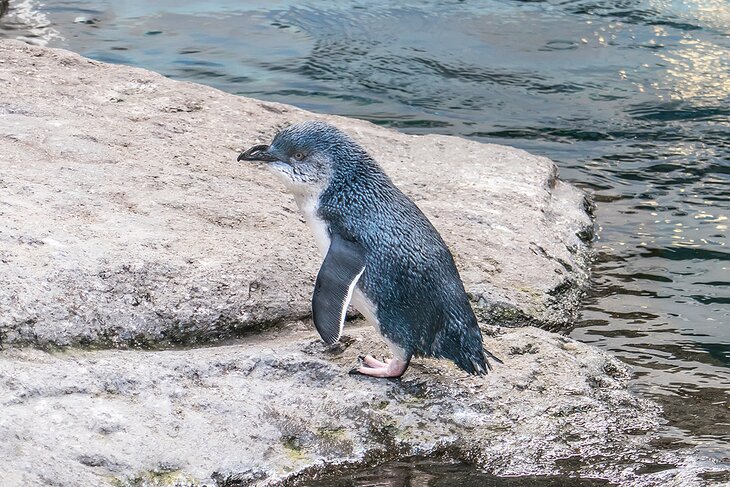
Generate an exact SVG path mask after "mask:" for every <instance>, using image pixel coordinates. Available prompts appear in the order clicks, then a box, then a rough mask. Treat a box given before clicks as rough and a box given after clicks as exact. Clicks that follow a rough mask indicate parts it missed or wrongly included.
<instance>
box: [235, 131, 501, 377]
mask: <svg viewBox="0 0 730 487" xmlns="http://www.w3.org/2000/svg"><path fill="white" fill-rule="evenodd" d="M237 160H238V161H257V162H259V163H263V164H265V165H266V167H267V168H268V169H269V170H271V171H272V172H273V173H274V174H275V175H277V176H278V177H279V179H281V181H282V182H283V183H284V185H285V187H286V188H287V189H288V191H289V192H291V193H292V195H293V196H294V199H295V201H296V203H297V206H298V207H299V210H300V211H301V213H302V214H303V216H304V219H305V221H306V223H307V225H308V226H309V228H310V229H311V230H312V233H313V234H314V239H315V242H316V245H317V247H318V248H319V251H320V252H321V253H322V255H323V257H324V260H323V262H322V265H321V268H320V269H319V273H318V274H317V279H316V282H315V287H314V292H313V296H312V318H313V321H314V325H315V328H316V329H317V331H318V332H319V335H320V336H321V338H322V340H323V341H324V342H325V343H327V344H334V343H335V342H337V341H338V340H339V339H340V337H341V336H342V331H343V327H344V323H345V314H346V312H347V307H348V305H349V304H350V303H352V305H353V307H354V308H355V309H357V310H358V311H359V312H360V313H361V314H362V315H363V316H364V317H365V318H366V319H367V321H369V322H370V323H372V324H373V325H374V327H375V328H376V329H377V330H378V332H379V333H380V335H382V337H383V338H384V340H385V341H386V343H387V344H388V346H389V348H390V350H391V351H392V353H393V358H391V359H383V360H382V361H381V360H378V359H376V358H375V357H373V356H372V355H367V356H365V357H361V363H360V364H359V366H358V367H356V368H355V369H353V370H352V371H351V372H354V373H359V374H363V375H366V376H372V377H383V378H396V377H400V376H402V375H403V373H404V372H405V371H406V369H407V368H408V365H409V363H410V361H411V359H412V358H413V357H434V358H443V359H449V360H451V361H453V362H454V363H455V364H456V365H457V366H458V367H460V368H461V369H463V370H464V371H466V372H467V373H469V374H474V375H481V374H486V373H487V371H488V370H491V365H490V363H489V361H488V357H489V358H492V359H494V360H495V361H497V362H499V363H501V361H500V360H499V359H498V358H497V357H495V356H494V355H492V354H491V353H490V352H488V351H486V350H485V348H484V345H483V339H482V334H481V331H480V329H479V325H478V324H477V319H476V317H475V315H474V311H473V310H472V308H471V305H470V304H469V299H468V298H467V295H466V291H465V290H464V284H463V283H462V281H461V277H460V276H459V272H458V270H457V269H456V265H455V263H454V258H453V256H452V254H451V252H450V251H449V249H448V247H447V246H446V244H445V243H444V241H443V239H442V238H441V236H440V235H439V233H438V231H436V229H435V228H434V226H433V225H432V224H431V222H430V221H429V220H428V218H426V216H425V215H424V214H423V212H421V210H420V209H419V208H418V207H417V206H416V204H415V203H413V201H411V200H410V199H409V198H408V197H407V196H406V195H405V194H404V193H403V192H402V191H400V190H399V189H398V188H397V187H396V186H395V185H394V184H393V182H392V181H391V179H390V178H389V177H388V176H387V175H386V174H385V172H384V171H383V170H382V169H381V168H380V166H379V165H378V164H377V163H376V161H375V160H374V159H373V158H372V157H371V156H370V154H368V152H367V151H366V150H365V149H363V148H362V147H361V146H360V145H359V144H358V143H357V142H355V141H354V140H353V139H352V138H351V137H350V136H348V135H347V134H345V133H344V132H342V131H341V130H339V129H338V128H336V127H335V126H333V125H331V124H328V123H325V122H321V121H307V122H302V123H298V124H295V125H291V126H289V127H288V128H285V129H283V130H281V131H280V132H278V133H277V134H276V135H275V136H274V138H273V140H272V141H271V144H269V145H255V146H253V147H251V148H250V149H248V150H246V151H245V152H242V153H241V154H240V155H239V156H238V159H237Z"/></svg>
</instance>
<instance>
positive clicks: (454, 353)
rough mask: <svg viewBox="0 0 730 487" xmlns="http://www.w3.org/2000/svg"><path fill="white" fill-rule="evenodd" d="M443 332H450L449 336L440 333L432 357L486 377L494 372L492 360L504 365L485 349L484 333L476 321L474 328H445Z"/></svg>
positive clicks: (435, 341) (469, 372)
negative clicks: (442, 359) (445, 360)
mask: <svg viewBox="0 0 730 487" xmlns="http://www.w3.org/2000/svg"><path fill="white" fill-rule="evenodd" d="M442 332H447V333H448V332H450V333H448V335H449V336H443V333H440V334H439V335H442V336H437V339H436V340H434V346H433V349H432V355H433V356H434V357H442V358H447V359H450V360H452V361H453V362H454V363H455V364H456V365H457V366H458V367H459V368H460V369H462V370H464V371H465V372H466V373H468V374H472V375H484V374H487V373H489V371H490V370H492V365H491V364H490V363H489V361H490V359H491V360H494V361H495V362H497V363H500V364H501V363H503V362H502V361H501V360H500V359H499V358H498V357H496V356H495V355H494V354H493V353H492V352H490V351H489V350H486V349H485V348H484V344H483V341H482V333H481V331H480V330H479V325H477V323H476V320H474V323H473V325H472V326H466V327H464V326H461V327H459V328H458V330H454V329H453V328H452V327H445V329H444V330H442Z"/></svg>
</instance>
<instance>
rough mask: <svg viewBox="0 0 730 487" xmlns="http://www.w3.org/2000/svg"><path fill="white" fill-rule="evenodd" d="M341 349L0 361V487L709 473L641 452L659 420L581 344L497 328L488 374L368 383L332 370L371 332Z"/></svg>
mask: <svg viewBox="0 0 730 487" xmlns="http://www.w3.org/2000/svg"><path fill="white" fill-rule="evenodd" d="M348 335H349V338H350V340H346V341H347V342H348V344H349V346H346V345H340V346H335V347H334V348H331V349H327V348H325V347H324V345H323V344H322V343H321V342H320V341H319V340H316V339H315V338H314V336H313V335H312V333H311V331H309V330H308V325H300V326H295V327H292V328H287V329H285V330H280V331H278V332H267V333H264V334H261V335H257V336H254V337H250V338H249V339H247V340H245V341H243V342H241V343H238V344H235V345H227V346H220V347H213V348H197V349H193V350H175V351H165V352H161V351H156V352H145V351H133V350H126V351H124V350H103V351H95V352H88V351H75V350H72V351H68V350H67V351H64V352H55V353H53V352H52V353H48V352H43V351H39V350H35V349H21V350H18V349H16V350H9V351H5V352H3V353H0V407H1V408H2V411H3V412H2V416H0V458H3V459H5V460H4V462H3V468H2V470H1V471H0V484H2V485H23V486H34V485H42V484H45V483H47V482H48V483H50V481H51V480H52V481H53V482H52V483H53V485H59V486H70V485H84V486H90V485H103V484H105V483H111V484H112V485H160V484H164V485H168V484H175V483H176V482H177V485H206V486H211V487H212V486H215V485H218V486H221V485H246V483H245V482H247V481H255V482H256V483H257V484H259V485H271V484H279V483H280V482H281V481H282V480H283V479H287V478H288V479H292V478H296V477H298V476H299V477H304V478H307V477H311V476H312V475H313V474H316V473H317V472H319V470H321V469H322V468H323V466H324V465H329V468H330V469H331V468H332V467H333V466H338V465H339V467H343V466H345V465H347V464H351V463H357V462H375V461H383V460H387V459H389V458H393V457H395V456H398V455H423V454H429V453H433V452H436V451H448V452H450V453H451V454H452V455H454V456H456V457H459V458H463V459H466V460H469V461H472V462H475V463H477V464H478V465H480V466H482V467H484V468H485V469H487V470H488V471H490V472H493V473H495V474H505V475H521V474H530V473H543V474H544V473H565V472H570V473H572V474H575V473H581V474H582V475H584V476H590V475H593V476H598V477H602V478H610V479H612V480H614V481H617V482H620V484H621V485H657V486H658V485H662V486H672V485H674V486H682V487H685V486H692V485H702V484H701V482H700V481H699V480H698V478H697V477H696V475H697V474H698V473H700V472H702V471H705V470H706V469H707V468H708V465H706V464H701V463H697V460H696V459H694V458H692V457H691V456H686V457H684V456H678V455H676V454H672V453H671V452H667V453H660V452H656V451H654V450H653V449H652V448H651V447H650V446H649V439H650V438H651V435H648V434H647V432H650V431H652V430H653V429H654V428H655V427H656V425H657V422H658V421H659V417H658V409H657V407H656V406H655V405H653V403H650V402H649V401H646V400H643V399H639V398H637V397H636V396H634V395H632V394H630V393H629V392H627V391H626V388H625V386H626V382H627V380H628V378H629V372H628V370H627V368H626V366H624V365H623V364H621V363H620V362H618V361H617V360H616V359H613V358H611V357H609V356H608V355H606V354H604V353H601V352H598V351H597V350H596V349H595V348H593V347H590V346H588V345H584V344H581V343H578V342H575V341H573V340H571V339H567V338H563V337H561V336H559V335H554V334H551V333H548V332H546V331H543V330H539V329H537V328H532V327H528V328H523V329H502V333H499V334H498V335H497V336H495V337H492V338H490V339H489V346H490V347H491V348H492V349H493V350H494V352H495V353H496V354H497V355H499V356H501V357H503V358H504V361H505V364H504V366H500V367H498V368H497V369H496V370H495V371H494V373H493V374H490V375H488V376H486V377H470V376H464V375H463V374H461V373H460V372H459V371H458V370H456V369H455V367H453V366H451V365H450V364H448V363H445V362H436V361H418V362H416V363H415V365H414V366H413V367H412V369H411V370H410V371H409V372H408V374H407V375H406V376H405V378H404V379H402V380H401V381H388V380H379V381H378V380H372V379H367V378H364V377H355V376H350V375H347V374H346V371H347V370H348V369H349V368H350V367H351V366H352V365H353V364H355V363H356V361H357V356H358V354H362V353H364V352H370V351H373V350H375V351H379V352H385V348H384V347H383V345H382V344H380V343H379V341H378V340H377V339H376V338H374V336H373V333H372V330H371V329H370V327H369V326H354V325H353V326H349V327H348ZM59 445H63V447H62V448H59ZM7 459H10V461H8V460H7ZM656 464H663V465H665V466H664V467H663V468H665V469H666V470H664V471H661V472H659V473H654V474H645V475H638V474H637V471H641V469H642V468H645V469H647V470H649V469H650V468H651V467H652V466H653V465H656ZM561 465H562V466H561ZM647 465H649V467H648V468H647V467H646V466H647ZM710 468H711V466H710ZM155 482H158V484H155ZM237 482H238V483H237Z"/></svg>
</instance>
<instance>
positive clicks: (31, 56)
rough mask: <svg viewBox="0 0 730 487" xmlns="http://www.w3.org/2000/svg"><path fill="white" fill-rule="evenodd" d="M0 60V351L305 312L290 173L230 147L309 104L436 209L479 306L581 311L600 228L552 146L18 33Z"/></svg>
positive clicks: (4, 44) (259, 323)
mask: <svg viewBox="0 0 730 487" xmlns="http://www.w3.org/2000/svg"><path fill="white" fill-rule="evenodd" d="M0 58H1V59H3V60H4V61H5V62H4V63H3V64H2V65H1V67H0V84H2V87H3V92H5V93H12V94H13V96H12V97H5V98H4V101H2V102H0V152H2V154H3V158H2V160H0V187H1V188H2V193H0V213H1V214H2V218H3V223H4V224H3V226H2V228H0V266H2V272H1V273H0V310H2V313H0V343H3V344H4V345H6V346H7V345H23V344H33V345H36V346H66V345H86V346H93V347H109V346H146V347H158V346H165V345H169V344H195V343H206V342H210V341H215V340H220V339H223V338H228V337H231V336H237V335H240V334H241V333H244V332H247V331H250V330H255V329H260V328H263V327H266V326H270V325H272V324H276V323H284V322H288V321H292V320H296V319H302V318H305V317H306V316H308V315H309V313H310V297H311V291H312V287H313V281H314V277H315V276H316V272H317V270H318V267H319V263H320V261H321V257H320V256H319V255H318V253H317V250H316V248H315V246H314V241H313V238H312V236H311V235H310V232H309V230H308V229H307V228H306V226H305V225H304V223H303V221H302V219H301V217H300V216H299V213H298V210H297V209H296V205H295V204H294V202H293V199H292V198H291V196H289V195H288V194H286V193H285V192H284V190H283V186H281V185H280V183H278V182H277V181H275V180H274V178H273V177H272V175H271V174H269V173H268V172H266V171H264V170H261V169H260V168H256V167H254V166H252V165H248V164H245V163H236V156H237V155H238V153H239V151H240V150H241V149H243V148H247V147H248V146H250V145H252V144H255V143H259V142H263V141H268V140H269V139H270V138H271V136H272V135H273V134H274V133H275V132H276V130H277V127H280V126H283V125H284V124H286V123H289V122H297V121H301V120H304V119H311V118H317V119H325V120H328V121H330V122H332V123H335V124H336V125H337V126H339V127H341V128H342V129H343V130H345V131H347V132H348V133H350V134H351V135H352V136H353V137H355V138H356V139H357V140H359V141H360V142H361V143H362V145H363V146H364V147H366V148H367V149H368V150H369V151H370V152H371V153H372V154H373V155H374V156H375V158H376V159H377V160H378V161H380V162H381V163H382V165H383V167H384V168H385V169H386V171H387V172H388V173H389V174H391V175H392V177H393V179H394V180H395V181H396V183H397V184H398V185H399V186H400V187H401V188H402V189H403V190H404V191H405V192H406V193H407V194H409V195H410V196H411V197H412V198H413V199H414V200H415V201H416V202H417V204H418V205H419V206H420V207H421V208H422V209H423V210H424V212H425V213H426V214H427V215H429V217H430V218H431V220H432V222H433V223H434V225H435V226H436V227H437V228H438V229H439V231H440V232H441V234H442V236H443V237H444V239H445V240H446V242H447V243H448V244H449V246H450V247H451V249H452V251H453V253H454V255H455V258H456V261H457V263H458V265H459V267H460V270H461V272H462V276H463V278H464V281H465V284H466V287H467V290H468V292H469V293H470V295H471V296H472V298H473V301H474V304H475V307H476V309H477V311H478V313H479V314H480V317H481V318H482V319H484V320H485V321H487V322H492V323H495V324H501V325H524V324H534V325H538V326H541V327H544V328H549V329H555V328H565V327H566V326H567V325H568V324H569V323H570V322H571V319H572V318H573V317H574V316H575V313H576V311H577V309H578V306H577V305H578V301H579V297H580V295H581V294H582V291H583V288H584V287H585V285H586V283H587V278H588V274H587V265H586V255H587V250H586V244H585V240H586V238H588V237H589V236H590V234H591V230H592V222H591V220H590V218H589V216H588V214H587V213H586V211H585V208H586V205H587V203H586V200H585V197H584V195H583V194H582V193H581V192H580V191H579V190H577V189H576V188H574V187H572V186H570V185H569V184H566V183H564V182H562V181H560V180H559V179H557V171H556V168H555V165H554V164H553V163H552V162H550V161H549V160H548V159H546V158H543V157H536V156H533V155H530V154H528V153H526V152H524V151H521V150H517V149H513V148H509V147H503V146H497V145H485V144H480V143H477V142H472V141H467V140H463V139H459V138H455V137H444V136H410V135H405V134H400V133H397V132H395V131H392V130H387V129H383V128H379V127H377V126H374V125H372V124H369V123H366V122H362V121H357V120H352V119H346V118H341V117H334V116H324V115H315V114H312V113H308V112H305V111H303V110H299V109H296V108H293V107H290V106H286V105H280V104H275V103H264V102H261V101H257V100H252V99H247V98H242V97H238V96H234V95H230V94H226V93H222V92H220V91H217V90H215V89H212V88H208V87H204V86H200V85H195V84H191V83H180V82H175V81H172V80H169V79H166V78H164V77H162V76H160V75H158V74H155V73H151V72H149V71H143V70H140V69H134V68H130V67H126V66H115V65H109V64H103V63H99V62H96V61H92V60H89V59H85V58H83V57H81V56H78V55H76V54H73V53H70V52H67V51H62V50H52V49H45V48H39V47H32V46H28V45H25V44H21V43H18V42H16V41H0Z"/></svg>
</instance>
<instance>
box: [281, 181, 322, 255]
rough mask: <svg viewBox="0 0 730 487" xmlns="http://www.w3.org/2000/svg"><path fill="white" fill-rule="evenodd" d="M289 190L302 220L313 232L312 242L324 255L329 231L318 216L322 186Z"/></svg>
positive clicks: (299, 187) (298, 187)
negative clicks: (302, 217)
mask: <svg viewBox="0 0 730 487" xmlns="http://www.w3.org/2000/svg"><path fill="white" fill-rule="evenodd" d="M290 190H291V192H292V194H293V195H294V201H296V203H297V206H298V207H299V211H301V212H302V215H303V216H304V221H305V222H306V223H307V226H308V227H309V228H310V230H312V233H313V234H314V242H315V243H316V244H317V248H318V249H319V251H320V253H321V254H322V255H323V256H325V255H327V251H328V250H329V248H330V233H329V228H328V226H327V224H326V223H325V221H324V220H322V218H320V216H319V214H318V212H317V210H318V209H319V198H320V196H321V195H322V191H324V188H320V187H312V186H297V187H296V188H291V187H290Z"/></svg>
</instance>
